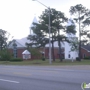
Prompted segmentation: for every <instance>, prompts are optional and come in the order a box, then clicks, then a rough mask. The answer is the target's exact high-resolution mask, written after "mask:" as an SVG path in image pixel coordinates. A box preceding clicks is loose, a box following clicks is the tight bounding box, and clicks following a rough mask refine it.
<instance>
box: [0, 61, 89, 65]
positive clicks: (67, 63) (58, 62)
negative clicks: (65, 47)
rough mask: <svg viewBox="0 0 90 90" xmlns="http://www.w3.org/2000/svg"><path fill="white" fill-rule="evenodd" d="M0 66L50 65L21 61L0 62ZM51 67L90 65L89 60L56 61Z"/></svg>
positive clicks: (44, 62)
mask: <svg viewBox="0 0 90 90" xmlns="http://www.w3.org/2000/svg"><path fill="white" fill-rule="evenodd" d="M0 65H50V64H49V60H45V61H42V60H31V61H22V62H10V61H0ZM51 65H55V66H56V65H90V60H82V61H81V62H79V61H74V62H71V61H70V60H64V61H63V62H60V61H59V60H56V61H55V62H52V64H51Z"/></svg>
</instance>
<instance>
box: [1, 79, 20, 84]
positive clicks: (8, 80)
mask: <svg viewBox="0 0 90 90" xmlns="http://www.w3.org/2000/svg"><path fill="white" fill-rule="evenodd" d="M0 81H4V82H12V83H20V82H18V81H12V80H6V79H0Z"/></svg>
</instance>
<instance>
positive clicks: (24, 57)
mask: <svg viewBox="0 0 90 90" xmlns="http://www.w3.org/2000/svg"><path fill="white" fill-rule="evenodd" d="M22 56H23V59H25V60H28V59H31V53H30V52H29V51H28V50H25V51H24V52H22Z"/></svg>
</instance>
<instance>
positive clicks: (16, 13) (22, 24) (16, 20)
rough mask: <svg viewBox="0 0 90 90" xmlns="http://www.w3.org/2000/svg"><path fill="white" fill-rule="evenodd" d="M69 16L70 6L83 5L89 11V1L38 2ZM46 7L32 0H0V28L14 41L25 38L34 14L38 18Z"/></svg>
mask: <svg viewBox="0 0 90 90" xmlns="http://www.w3.org/2000/svg"><path fill="white" fill-rule="evenodd" d="M39 1H40V2H42V3H43V4H45V5H46V6H50V7H51V8H55V9H56V10H60V11H62V12H64V13H65V14H66V15H67V16H69V8H70V6H73V5H76V4H80V3H81V4H83V5H84V6H86V7H87V8H89V9H90V5H89V0H39ZM45 8H46V7H44V6H43V5H41V4H39V3H38V2H36V1H32V0H0V28H1V29H4V30H6V31H8V32H10V33H11V35H12V36H14V38H15V39H20V38H22V37H26V36H27V35H28V34H29V33H30V31H29V26H30V25H31V23H32V20H33V18H34V16H35V14H36V17H38V16H40V15H41V13H42V11H44V9H45Z"/></svg>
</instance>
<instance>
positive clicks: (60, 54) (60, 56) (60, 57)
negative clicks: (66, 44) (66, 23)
mask: <svg viewBox="0 0 90 90" xmlns="http://www.w3.org/2000/svg"><path fill="white" fill-rule="evenodd" d="M59 33H60V31H59V29H58V45H59V59H60V61H61V62H62V53H61V52H62V50H61V42H60V37H59Z"/></svg>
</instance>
